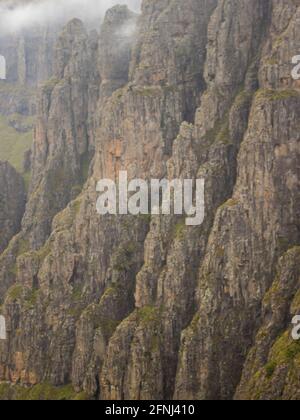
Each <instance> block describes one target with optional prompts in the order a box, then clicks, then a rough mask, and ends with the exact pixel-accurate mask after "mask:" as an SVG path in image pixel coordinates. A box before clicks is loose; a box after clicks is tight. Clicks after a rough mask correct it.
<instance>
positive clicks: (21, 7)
mask: <svg viewBox="0 0 300 420" xmlns="http://www.w3.org/2000/svg"><path fill="white" fill-rule="evenodd" d="M116 4H126V5H127V6H128V7H129V8H130V9H131V10H133V11H136V12H138V11H139V9H140V5H141V0H60V1H58V0H23V1H22V0H15V1H14V0H3V1H0V33H2V34H7V33H15V32H19V31H22V30H26V29H30V28H31V27H33V26H36V25H51V24H52V25H54V24H55V25H56V24H64V23H66V22H67V21H69V20H70V19H73V18H79V19H82V20H83V21H85V22H95V21H96V20H97V19H99V20H100V19H102V18H103V16H104V14H105V12H106V11H107V10H108V9H109V8H110V7H112V6H115V5H116Z"/></svg>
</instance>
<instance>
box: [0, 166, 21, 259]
mask: <svg viewBox="0 0 300 420" xmlns="http://www.w3.org/2000/svg"><path fill="white" fill-rule="evenodd" d="M25 199H26V193H25V186H24V181H23V179H22V177H21V176H20V175H19V174H18V173H17V172H16V171H15V169H14V168H13V167H12V166H11V165H10V164H9V163H7V162H1V161H0V232H1V235H0V254H1V253H2V252H3V251H4V250H5V248H6V247H7V245H8V243H9V241H10V239H11V238H12V237H13V236H14V235H15V234H16V233H18V231H19V229H20V226H21V219H22V216H23V214H24V210H25Z"/></svg>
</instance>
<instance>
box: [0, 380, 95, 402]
mask: <svg viewBox="0 0 300 420" xmlns="http://www.w3.org/2000/svg"><path fill="white" fill-rule="evenodd" d="M89 399H90V398H89V396H88V395H87V394H86V393H84V392H82V393H76V392H75V391H74V389H73V387H72V385H65V386H60V387H54V386H52V385H50V384H47V383H43V384H39V385H35V386H33V387H31V388H26V387H24V386H21V385H10V384H6V383H5V384H0V400H10V401H13V400H15V401H83V400H89Z"/></svg>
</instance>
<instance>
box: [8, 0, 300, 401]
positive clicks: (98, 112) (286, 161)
mask: <svg viewBox="0 0 300 420" xmlns="http://www.w3.org/2000/svg"><path fill="white" fill-rule="evenodd" d="M299 18H300V2H299V1H295V0H282V1H281V0H280V1H278V0H264V1H260V0H186V1H184V2H183V1H182V0H157V1H155V2H153V1H151V0H144V1H143V3H142V11H141V15H140V16H137V15H135V14H134V13H132V12H130V11H129V10H128V8H127V7H125V6H124V7H123V6H116V7H115V8H113V9H111V10H109V11H108V12H107V15H106V18H105V20H104V22H103V24H102V26H101V28H100V31H99V34H97V33H96V32H89V31H87V30H86V28H85V27H84V25H83V23H82V22H81V21H79V20H77V19H74V20H72V21H71V22H70V23H69V24H68V25H66V27H65V28H64V30H63V32H62V33H61V35H60V36H59V39H58V42H57V43H56V46H55V48H54V50H53V77H52V78H51V79H50V80H49V81H48V82H46V83H45V84H43V86H42V87H41V88H40V89H39V94H38V106H37V114H38V117H37V124H36V128H35V134H34V141H33V147H32V154H31V169H32V177H31V183H30V188H29V193H28V199H27V204H26V210H25V214H24V217H23V221H22V226H21V228H20V229H19V232H18V234H17V235H16V236H14V238H13V239H12V240H11V241H10V243H9V245H8V247H7V248H6V250H5V251H4V252H3V253H2V254H1V255H0V299H1V303H2V304H3V305H2V306H1V312H2V314H3V315H4V316H5V318H6V323H7V333H8V338H7V340H6V341H0V380H2V381H6V382H8V383H9V384H11V386H12V388H10V385H6V386H5V387H4V388H3V390H2V394H3V395H2V397H3V398H5V397H6V398H8V397H9V396H10V397H11V398H14V395H16V393H18V392H21V391H20V389H21V388H22V386H23V387H25V386H26V387H27V386H29V387H32V388H29V389H32V390H34V389H39V390H41V395H40V398H43V396H44V394H43V392H44V391H45V389H44V388H43V387H45V386H46V384H47V387H50V388H51V390H52V393H50V392H48V395H49V394H50V395H54V396H56V397H59V392H58V390H64V392H65V387H66V386H68V387H70V388H68V389H69V390H70V389H72V392H71V393H68V394H67V395H68V397H69V398H70V399H71V398H73V397H75V396H76V395H77V394H78V395H80V396H81V397H84V398H100V399H172V398H176V399H234V398H235V399H299V397H300V396H299V389H300V388H299V378H300V365H299V357H300V346H299V342H297V341H293V340H292V337H291V320H292V318H293V316H294V315H297V314H299V312H300V307H299V246H300V233H299V232H300V231H299V219H300V218H299V216H300V215H299V208H300V206H299V205H300V203H299V152H300V148H299V132H300V126H299V121H300V118H299V117H300V115H299V112H300V111H299V110H300V107H299V105H300V91H299V88H300V86H299V83H298V81H296V80H293V78H292V77H291V71H292V62H291V60H292V57H293V56H295V55H297V54H299V50H300V38H299V31H297V24H298V23H299ZM0 157H1V156H0ZM121 169H125V170H127V171H128V174H129V176H130V177H131V178H136V177H142V178H144V179H150V178H162V177H168V178H170V179H174V178H180V179H184V178H192V179H196V178H205V183H206V191H205V202H206V204H205V205H206V209H205V210H206V211H205V213H206V214H205V220H204V223H203V224H202V225H201V226H198V227H188V226H185V223H184V220H183V219H182V218H181V217H180V216H152V217H147V216H138V217H136V216H121V215H120V216H99V215H98V214H97V212H96V201H97V193H96V184H97V182H98V180H99V179H101V178H111V179H117V177H118V172H119V170H121ZM0 183H1V180H0ZM1 231H2V229H1ZM14 233H17V232H14ZM11 236H12V235H11ZM7 239H10V238H9V237H8V238H7ZM5 245H6V244H5ZM14 384H18V385H17V386H18V388H16V387H13V385H14ZM37 387H39V388H37ZM61 387H64V388H61ZM0 390H1V389H0ZM42 391H43V392H42ZM28 392H29V391H28ZM14 393H15V394H14ZM36 395H37V393H36ZM63 395H66V394H63ZM0 397H1V392H0Z"/></svg>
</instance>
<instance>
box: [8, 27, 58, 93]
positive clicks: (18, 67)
mask: <svg viewBox="0 0 300 420" xmlns="http://www.w3.org/2000/svg"><path fill="white" fill-rule="evenodd" d="M57 30H58V29H55V28H51V29H50V28H40V29H33V30H30V31H29V30H24V31H22V33H19V34H16V35H13V34H12V35H1V34H0V53H1V54H2V55H3V56H4V57H5V59H6V66H7V81H8V82H9V83H18V84H20V85H30V86H32V87H34V86H37V85H38V83H40V82H42V81H44V80H47V79H49V78H50V77H51V75H52V71H53V70H52V65H53V46H54V44H55V40H56V37H57Z"/></svg>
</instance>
